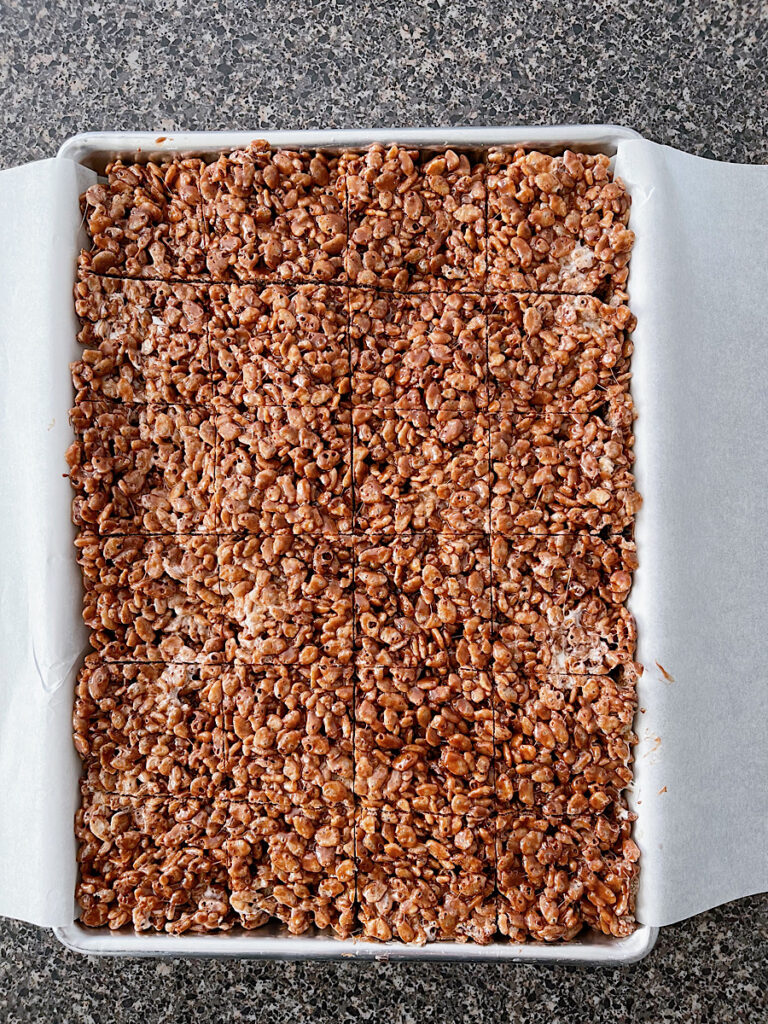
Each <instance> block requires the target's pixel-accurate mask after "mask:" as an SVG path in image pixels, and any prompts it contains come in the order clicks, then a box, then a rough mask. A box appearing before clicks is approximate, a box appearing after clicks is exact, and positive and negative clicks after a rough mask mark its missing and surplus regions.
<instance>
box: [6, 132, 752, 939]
mask: <svg viewBox="0 0 768 1024" xmlns="http://www.w3.org/2000/svg"><path fill="white" fill-rule="evenodd" d="M616 169H617V173H619V174H620V175H622V176H623V177H624V179H625V181H626V182H627V184H628V185H629V187H630V190H631V192H632V196H633V214H632V226H633V228H634V230H635V232H636V234H637V243H636V248H635V251H634V254H633V258H632V264H631V277H630V290H631V304H632V308H633V310H634V312H635V313H636V314H637V317H638V328H637V331H636V334H635V356H634V366H633V369H634V383H633V391H634V395H635V399H636V403H637V407H638V411H639V419H638V422H637V427H636V437H637V473H638V481H639V487H640V490H641V492H642V493H643V494H644V496H645V505H644V508H643V510H642V511H641V513H640V515H639V517H638V548H639V554H640V570H639V571H638V573H637V577H636V581H635V585H634V588H633V591H632V598H631V604H632V609H633V611H634V613H635V615H636V617H637V619H638V624H639V635H640V649H639V656H640V660H641V661H643V662H644V664H645V665H646V666H647V671H646V673H645V675H644V676H643V679H642V682H641V687H640V702H641V705H642V707H643V708H644V709H645V712H644V713H643V714H640V715H639V716H638V718H639V721H638V731H639V734H640V738H641V742H640V746H639V748H638V750H637V764H636V786H635V796H634V799H635V805H636V809H637V811H638V814H639V820H638V823H637V827H636V836H637V840H638V842H639V844H640V846H641V849H642V853H643V860H642V870H641V876H640V877H641V888H640V893H639V907H638V916H639V919H640V920H641V921H642V922H643V923H646V924H651V925H662V924H667V923H671V922H673V921H676V920H679V919H681V918H684V917H686V916H689V915H691V914H694V913H697V912H699V911H701V910H704V909H706V908H708V907H710V906H714V905H716V904H718V903H721V902H724V901H726V900H730V899H734V898H736V897H738V896H743V895H747V894H749V893H752V892H755V891H758V890H760V889H763V888H765V887H766V881H767V876H768V863H767V860H766V853H765V851H766V850H767V849H768V834H767V831H766V829H767V826H766V821H768V804H767V802H766V792H767V790H768V777H767V774H768V770H767V766H766V756H767V755H766V741H765V735H764V733H765V727H764V722H765V711H764V700H763V698H764V697H765V695H766V691H767V688H766V675H767V674H768V673H767V672H766V669H765V668H764V666H763V659H762V653H763V642H764V633H765V626H766V598H765V581H766V579H767V578H768V542H766V539H765V529H764V527H765V523H766V512H768V502H767V501H766V481H767V480H768V454H767V445H766V439H765V436H766V427H768V414H767V413H766V399H768V370H767V368H766V363H767V358H766V349H767V347H768V316H767V315H766V312H765V310H766V300H767V298H768V227H767V225H768V168H762V167H761V168H757V167H742V166H737V165H726V164H716V163H713V162H710V161H704V160H699V159H696V158H694V157H690V156H687V155H685V154H682V153H678V152H675V151H673V150H670V149H666V148H664V147H660V146H655V145H653V144H652V143H646V142H643V141H638V142H635V141H629V142H622V143H620V145H619V150H618V154H617V157H616ZM93 180H95V174H94V173H93V172H91V171H88V170H85V169H84V168H82V167H80V166H79V165H77V164H75V163H73V162H72V161H69V160H64V159H61V158H60V159H57V160H49V161H44V162H41V163H39V164H32V165H29V166H27V167H22V168H15V169H13V170H11V171H3V172H1V173H0V224H2V225H3V233H4V244H3V245H2V246H1V247H0V295H1V296H2V304H1V305H0V474H2V483H1V485H0V651H1V652H2V653H1V655H0V658H1V660H0V772H2V775H0V778H1V779H2V785H1V786H0V914H2V915H5V916H9V917H18V918H22V919H25V920H27V921H32V922H34V923H36V924H40V925H47V926H55V925H66V924H69V923H71V921H72V919H73V910H74V901H73V891H74V883H75V873H76V865H75V843H74V838H73V833H72V817H73V814H74V810H75V807H76V805H77V778H78V775H79V765H78V761H77V758H76V756H75V753H74V749H73V747H72V741H71V724H70V719H71V709H72V693H73V685H74V676H75V672H76V669H77V666H78V664H79V662H80V659H81V657H82V654H83V652H84V650H85V648H86V645H87V638H86V635H85V632H84V629H83V626H82V622H81V617H80V594H81V585H80V580H79V573H78V570H77V566H76V564H75V560H74V550H73V546H72V540H73V530H72V528H71V527H70V526H69V509H70V501H71V494H70V488H69V483H68V481H67V480H66V478H65V476H64V475H63V474H64V473H65V470H66V466H65V464H64V461H63V453H64V451H65V449H66V447H67V445H68V444H69V442H70V440H71V434H70V428H69V425H68V422H67V412H68V409H69V406H70V404H71V399H72V392H71V386H70V380H69V371H68V363H69V362H70V360H71V359H72V358H73V357H74V354H75V352H76V348H77V345H76V342H75V332H76V326H77V325H76V320H75V316H74V310H73V308H72V297H71V295H72V283H73V280H74V269H75V259H76V254H77V250H78V248H79V244H80V241H81V237H82V231H81V225H80V215H79V210H78V203H77V197H78V194H79V193H80V192H81V191H82V190H83V189H84V188H86V187H87V186H88V185H89V184H90V183H91V182H92V181H93ZM657 662H658V663H659V665H660V666H663V670H662V668H658V667H657V666H656V663H657ZM667 675H668V676H671V677H673V678H674V681H671V680H670V679H669V678H667Z"/></svg>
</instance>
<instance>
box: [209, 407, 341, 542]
mask: <svg viewBox="0 0 768 1024" xmlns="http://www.w3.org/2000/svg"><path fill="white" fill-rule="evenodd" d="M216 410H217V415H216V429H217V434H218V448H217V452H218V461H217V465H216V487H215V503H216V508H217V511H218V515H219V516H220V520H221V526H222V529H224V530H227V531H232V532H242V531H246V532H249V533H258V532H264V533H270V532H274V531H283V530H291V531H293V532H295V533H297V534H307V535H313V536H318V537H319V536H331V535H334V534H338V533H341V532H349V530H350V528H351V524H352V437H351V434H352V424H351V413H350V412H349V410H343V409H339V410H333V409H331V408H329V407H328V406H311V405H305V406H303V407H302V408H286V407H284V406H271V407H263V408H255V409H252V410H248V411H243V410H241V409H238V408H237V407H236V406H234V405H232V404H231V403H229V402H228V401H226V400H225V399H220V400H218V401H217V402H216Z"/></svg>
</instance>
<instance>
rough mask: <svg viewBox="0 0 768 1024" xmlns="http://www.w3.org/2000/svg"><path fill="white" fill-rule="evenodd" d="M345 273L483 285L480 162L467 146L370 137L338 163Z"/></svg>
mask: <svg viewBox="0 0 768 1024" xmlns="http://www.w3.org/2000/svg"><path fill="white" fill-rule="evenodd" d="M339 173H340V178H341V181H342V182H343V183H344V184H345V186H346V192H347V203H348V209H349V246H348V249H347V253H346V260H345V263H346V270H347V276H348V278H349V280H350V282H351V283H352V284H357V285H366V286H374V287H376V288H382V289H385V290H392V291H398V292H406V291H419V292H422V291H435V290H436V291H459V290H464V291H482V288H483V283H484V278H485V261H484V256H483V239H484V233H485V180H484V179H485V169H484V166H483V164H482V163H478V162H476V161H475V160H474V158H473V157H471V156H469V155H467V154H466V153H456V152H454V151H453V150H450V149H449V150H446V151H445V152H444V153H437V154H432V153H428V152H425V153H420V152H419V151H418V150H415V149H404V148H401V147H399V146H396V145H393V146H389V147H386V148H385V147H384V146H382V145H380V144H378V143H377V144H375V145H373V146H371V147H369V149H367V150H366V152H365V153H344V154H343V155H342V157H341V160H340V162H339Z"/></svg>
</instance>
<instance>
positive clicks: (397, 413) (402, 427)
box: [352, 406, 489, 535]
mask: <svg viewBox="0 0 768 1024" xmlns="http://www.w3.org/2000/svg"><path fill="white" fill-rule="evenodd" d="M352 419H353V424H354V443H353V459H354V480H355V529H356V530H357V531H360V532H361V533H368V534H374V533H392V532H394V533H404V532H410V531H422V530H444V531H445V532H446V533H456V534H462V535H465V534H468V533H473V532H478V531H487V530H488V488H489V459H488V441H489V431H488V419H487V417H486V416H485V415H483V414H479V415H477V416H476V417H471V416H466V415H464V414H463V413H461V412H459V411H453V410H450V409H442V408H441V409H439V410H438V411H437V412H427V411H426V410H425V409H406V410H401V409H394V408H391V407H389V408H387V407H383V408H380V407H375V408H368V407H363V406H357V407H355V409H354V410H353V413H352Z"/></svg>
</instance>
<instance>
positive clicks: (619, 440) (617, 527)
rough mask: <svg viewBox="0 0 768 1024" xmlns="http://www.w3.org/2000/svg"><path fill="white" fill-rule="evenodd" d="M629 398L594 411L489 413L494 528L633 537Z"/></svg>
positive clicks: (507, 532) (510, 532) (635, 505)
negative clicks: (517, 413) (576, 413)
mask: <svg viewBox="0 0 768 1024" xmlns="http://www.w3.org/2000/svg"><path fill="white" fill-rule="evenodd" d="M633 419H634V407H633V404H632V399H631V397H630V395H629V394H628V393H627V392H624V393H620V394H616V395H613V396H612V397H611V398H610V399H609V400H608V401H607V402H606V404H605V406H603V407H600V408H597V409H595V410H594V411H593V412H590V413H580V414H578V415H573V414H571V413H562V412H555V411H553V410H552V409H551V408H550V407H549V406H547V407H546V408H545V410H544V411H542V412H538V411H531V413H530V414H529V415H525V416H522V415H515V414H514V413H502V412H499V413H497V414H495V415H494V414H492V415H491V416H490V435H491V451H490V461H491V529H492V530H493V531H494V532H495V533H498V534H501V535H502V536H505V537H512V536H516V535H518V534H529V533H536V534H563V533H575V532H584V533H590V534H593V533H599V532H601V531H602V532H605V531H606V530H608V531H610V532H611V533H619V532H622V531H625V532H628V533H631V532H632V528H633V524H634V517H635V513H636V512H637V511H638V509H639V508H640V506H641V504H642V499H641V498H640V496H639V495H638V493H637V491H636V489H635V478H634V475H633V473H632V466H633V464H634V451H633V443H634V437H633V434H632V421H633Z"/></svg>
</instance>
